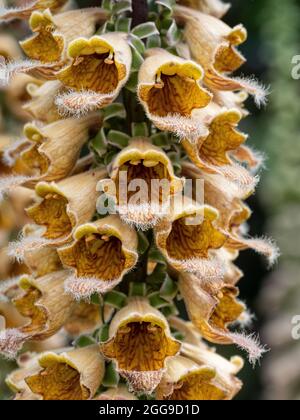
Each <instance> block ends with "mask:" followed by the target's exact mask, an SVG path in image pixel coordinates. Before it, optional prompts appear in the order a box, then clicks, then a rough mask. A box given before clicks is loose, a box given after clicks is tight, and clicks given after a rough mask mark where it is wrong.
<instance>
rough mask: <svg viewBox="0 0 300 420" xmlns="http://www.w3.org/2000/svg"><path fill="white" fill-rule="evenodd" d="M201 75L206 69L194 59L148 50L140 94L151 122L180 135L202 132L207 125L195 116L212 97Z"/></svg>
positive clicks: (201, 133) (140, 76) (139, 87)
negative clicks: (204, 86) (196, 111)
mask: <svg viewBox="0 0 300 420" xmlns="http://www.w3.org/2000/svg"><path fill="white" fill-rule="evenodd" d="M202 78H203V70H202V68H201V67H200V66H199V65H197V64H196V63H195V62H193V61H190V60H184V59H182V58H180V57H177V56H174V55H172V54H170V53H168V52H167V51H164V50H161V49H153V50H149V51H148V57H147V58H146V60H145V61H144V63H143V64H142V66H141V68H140V71H139V81H138V96H139V99H140V102H141V103H142V105H143V106H144V108H145V110H146V112H147V114H148V116H149V118H150V119H151V120H152V122H153V123H154V124H155V125H156V126H157V127H158V128H160V129H162V130H166V131H172V132H174V133H175V134H177V135H178V137H180V138H183V137H186V136H187V134H189V135H190V136H192V135H193V136H194V137H196V138H197V135H198V137H200V135H203V132H204V131H205V127H204V126H203V125H202V124H199V121H197V119H196V118H193V112H194V110H196V109H202V108H204V107H206V106H207V105H208V104H209V103H210V101H211V97H212V95H211V94H210V93H209V92H208V91H207V90H205V89H204V88H203V87H202V85H201V81H202Z"/></svg>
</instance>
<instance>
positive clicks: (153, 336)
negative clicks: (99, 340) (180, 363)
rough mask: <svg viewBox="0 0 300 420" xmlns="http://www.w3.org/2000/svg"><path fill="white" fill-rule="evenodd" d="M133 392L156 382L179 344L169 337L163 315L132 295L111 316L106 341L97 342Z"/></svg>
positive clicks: (151, 389) (145, 389)
mask: <svg viewBox="0 0 300 420" xmlns="http://www.w3.org/2000/svg"><path fill="white" fill-rule="evenodd" d="M101 349H102V352H103V354H104V355H105V357H107V358H108V359H111V360H114V361H115V362H116V363H117V368H118V371H119V372H120V374H121V375H122V376H123V377H124V378H126V379H127V380H128V381H129V383H130V386H131V388H132V389H133V390H134V391H135V392H140V393H141V392H146V393H152V392H153V390H154V389H155V388H156V387H157V385H158V384H159V383H160V380H161V378H162V375H163V372H164V370H165V364H166V360H167V359H168V358H169V357H172V356H175V355H176V354H177V353H178V352H179V350H180V344H179V342H178V341H176V340H174V339H173V338H172V336H171V332H170V328H169V325H168V322H167V320H166V319H165V317H164V316H163V315H162V314H161V313H160V312H159V311H158V310H157V309H154V308H153V307H151V306H150V305H149V303H148V301H147V300H146V299H142V298H133V299H131V300H130V302H129V303H128V305H127V306H125V307H124V308H123V309H121V310H120V311H119V312H118V313H117V315H116V316H115V317H114V318H113V320H112V322H111V325H110V329H109V340H108V341H107V342H106V343H104V344H102V345H101Z"/></svg>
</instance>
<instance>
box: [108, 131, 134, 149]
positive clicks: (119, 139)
mask: <svg viewBox="0 0 300 420" xmlns="http://www.w3.org/2000/svg"><path fill="white" fill-rule="evenodd" d="M129 140H130V136H128V135H127V134H125V133H122V132H121V131H115V130H110V131H109V133H108V135H107V141H108V143H109V144H112V145H113V146H115V147H117V148H118V149H124V148H125V147H127V146H128V144H129Z"/></svg>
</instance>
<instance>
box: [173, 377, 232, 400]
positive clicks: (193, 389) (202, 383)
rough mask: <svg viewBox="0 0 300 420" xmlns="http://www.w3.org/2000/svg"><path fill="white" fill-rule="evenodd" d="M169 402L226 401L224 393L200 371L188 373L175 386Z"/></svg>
mask: <svg viewBox="0 0 300 420" xmlns="http://www.w3.org/2000/svg"><path fill="white" fill-rule="evenodd" d="M168 399H169V400H178V401H182V400H183V401H184V400H185V401H189V400H194V401H220V400H224V399H226V393H225V391H224V390H222V389H221V388H220V387H218V386H217V385H215V384H214V383H213V381H212V380H211V378H210V377H208V375H205V374H203V373H202V372H201V371H200V372H199V373H198V372H194V373H190V374H189V375H187V376H186V377H185V378H183V379H182V380H181V381H180V382H178V383H177V384H175V386H174V391H173V393H172V394H171V396H169V397H168Z"/></svg>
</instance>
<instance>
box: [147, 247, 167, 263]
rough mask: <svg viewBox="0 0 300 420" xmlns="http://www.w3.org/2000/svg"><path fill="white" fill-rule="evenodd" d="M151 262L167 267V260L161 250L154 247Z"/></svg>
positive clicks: (151, 250)
mask: <svg viewBox="0 0 300 420" xmlns="http://www.w3.org/2000/svg"><path fill="white" fill-rule="evenodd" d="M149 260H151V261H154V262H156V263H158V264H163V265H166V260H165V258H164V256H163V255H162V253H161V252H160V251H159V249H158V248H157V247H156V246H155V245H154V246H152V247H151V249H150V251H149Z"/></svg>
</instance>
